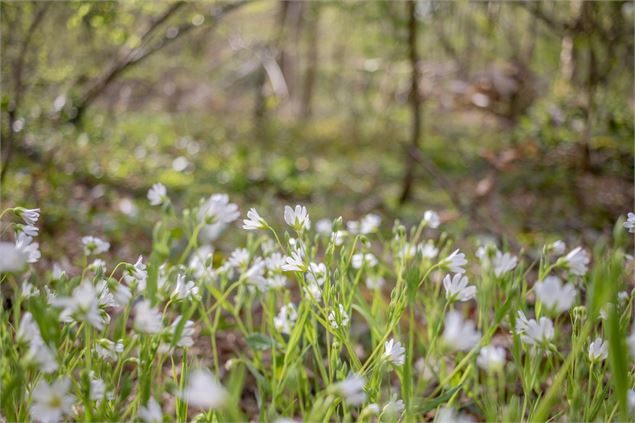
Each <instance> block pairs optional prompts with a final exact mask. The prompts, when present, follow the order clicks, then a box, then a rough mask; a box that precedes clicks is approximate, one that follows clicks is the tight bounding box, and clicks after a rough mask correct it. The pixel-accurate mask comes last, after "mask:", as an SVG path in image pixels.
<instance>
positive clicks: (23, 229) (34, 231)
mask: <svg viewBox="0 0 635 423" xmlns="http://www.w3.org/2000/svg"><path fill="white" fill-rule="evenodd" d="M15 226H16V229H17V231H18V234H24V235H26V236H30V237H33V238H34V237H36V236H37V235H38V231H39V228H38V227H37V226H33V225H20V224H19V223H18V224H16V225H15Z"/></svg>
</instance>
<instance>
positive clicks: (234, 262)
mask: <svg viewBox="0 0 635 423" xmlns="http://www.w3.org/2000/svg"><path fill="white" fill-rule="evenodd" d="M250 258H251V257H250V255H249V251H247V249H246V248H236V249H235V250H234V251H232V253H231V254H230V256H229V259H227V262H228V263H229V264H230V265H231V266H233V267H238V268H242V267H246V266H247V264H248V263H249V259H250Z"/></svg>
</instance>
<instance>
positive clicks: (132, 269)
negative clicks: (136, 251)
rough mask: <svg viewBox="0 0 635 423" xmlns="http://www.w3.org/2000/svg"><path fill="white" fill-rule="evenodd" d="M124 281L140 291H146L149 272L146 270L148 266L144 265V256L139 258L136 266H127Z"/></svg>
mask: <svg viewBox="0 0 635 423" xmlns="http://www.w3.org/2000/svg"><path fill="white" fill-rule="evenodd" d="M123 279H124V280H125V281H126V283H127V284H128V285H130V286H133V287H135V288H136V289H137V290H138V291H144V290H145V289H146V282H147V280H148V271H147V270H146V265H145V264H143V256H139V258H138V259H137V261H136V262H135V264H133V265H130V264H127V265H126V270H125V272H124V275H123Z"/></svg>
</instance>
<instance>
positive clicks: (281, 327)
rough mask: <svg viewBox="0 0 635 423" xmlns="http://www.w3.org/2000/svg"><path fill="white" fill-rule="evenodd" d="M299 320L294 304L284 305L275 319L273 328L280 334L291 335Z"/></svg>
mask: <svg viewBox="0 0 635 423" xmlns="http://www.w3.org/2000/svg"><path fill="white" fill-rule="evenodd" d="M297 318H298V313H297V311H296V309H295V306H294V305H293V304H292V303H289V304H286V305H283V306H282V307H281V308H280V311H279V312H278V315H277V316H276V317H274V318H273V326H274V327H275V328H276V330H277V331H278V332H280V333H286V334H287V335H291V328H292V327H293V325H294V324H295V321H296V319H297Z"/></svg>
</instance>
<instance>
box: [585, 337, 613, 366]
mask: <svg viewBox="0 0 635 423" xmlns="http://www.w3.org/2000/svg"><path fill="white" fill-rule="evenodd" d="M608 356H609V343H608V342H607V341H604V340H603V339H602V338H600V337H597V338H595V341H593V342H591V343H590V344H589V360H590V361H604V360H606V358H607V357H608Z"/></svg>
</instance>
